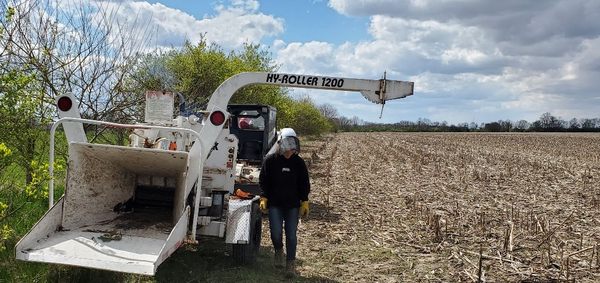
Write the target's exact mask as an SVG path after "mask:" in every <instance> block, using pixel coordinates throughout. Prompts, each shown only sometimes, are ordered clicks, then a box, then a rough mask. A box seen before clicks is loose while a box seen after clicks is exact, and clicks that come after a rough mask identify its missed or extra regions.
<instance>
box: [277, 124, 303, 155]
mask: <svg viewBox="0 0 600 283" xmlns="http://www.w3.org/2000/svg"><path fill="white" fill-rule="evenodd" d="M277 143H278V144H279V151H280V153H283V152H285V151H288V150H296V152H300V140H299V139H298V136H296V131H294V129H292V128H283V129H281V131H280V132H279V138H278V139H277Z"/></svg>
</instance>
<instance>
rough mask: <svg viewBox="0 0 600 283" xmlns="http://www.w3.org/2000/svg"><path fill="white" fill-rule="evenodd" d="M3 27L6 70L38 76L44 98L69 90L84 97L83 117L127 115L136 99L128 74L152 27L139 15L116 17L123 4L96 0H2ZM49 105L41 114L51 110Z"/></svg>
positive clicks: (120, 117)
mask: <svg viewBox="0 0 600 283" xmlns="http://www.w3.org/2000/svg"><path fill="white" fill-rule="evenodd" d="M0 1H1V2H0V7H1V8H0V11H8V13H10V14H11V17H5V18H3V20H2V21H0V27H1V28H2V30H3V31H4V33H5V36H3V37H2V39H0V40H1V42H0V46H1V50H0V55H2V57H3V58H5V60H6V61H4V60H3V61H4V62H3V63H4V64H2V66H1V67H2V68H4V70H3V71H6V70H7V69H15V68H18V69H20V70H22V71H24V72H26V73H28V74H31V75H33V76H34V77H35V79H36V80H37V82H38V86H39V87H40V89H41V91H42V92H43V93H44V102H45V103H51V102H52V101H53V98H54V97H56V96H58V95H60V94H64V93H67V92H71V93H73V94H74V95H75V96H76V97H77V98H78V99H79V100H80V103H81V105H80V109H81V111H82V113H83V115H84V116H85V117H88V118H94V119H108V120H113V121H120V120H127V109H128V108H130V106H132V105H131V103H132V100H131V99H128V98H129V97H126V96H125V95H127V94H128V93H127V90H126V89H125V88H124V84H123V82H124V79H125V77H126V75H127V73H128V72H129V71H130V66H131V63H132V62H133V61H134V60H135V59H136V58H137V57H138V55H139V54H140V53H141V51H143V49H142V48H143V47H144V43H145V42H148V39H149V38H150V33H149V31H150V29H149V28H145V29H142V30H141V31H140V30H136V31H133V28H135V27H136V26H140V23H139V22H138V21H139V20H138V19H137V17H136V16H135V15H133V16H132V17H131V18H132V20H131V21H129V22H122V21H121V20H120V19H119V18H118V13H117V12H118V10H119V8H120V6H119V4H115V3H111V2H95V1H89V2H88V1H69V0H67V1H64V0H63V1H58V0H56V1H52V0H30V1H24V2H12V1H9V0H0ZM48 110H53V108H50V109H45V111H44V112H41V113H40V115H44V116H46V115H48V113H47V111H48Z"/></svg>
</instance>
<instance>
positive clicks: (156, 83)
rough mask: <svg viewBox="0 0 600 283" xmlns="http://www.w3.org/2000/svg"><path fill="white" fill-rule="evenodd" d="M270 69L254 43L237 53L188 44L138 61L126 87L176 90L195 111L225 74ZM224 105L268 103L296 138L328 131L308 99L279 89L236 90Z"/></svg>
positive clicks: (140, 90)
mask: <svg viewBox="0 0 600 283" xmlns="http://www.w3.org/2000/svg"><path fill="white" fill-rule="evenodd" d="M276 70H277V66H276V65H275V64H274V63H273V61H272V59H271V57H270V54H269V53H268V52H267V51H266V50H264V49H262V48H261V46H260V45H258V44H246V45H244V48H243V49H242V50H241V51H231V52H229V53H227V52H225V51H223V50H222V49H221V48H220V47H219V46H217V45H214V44H208V43H207V42H206V41H204V40H201V41H200V42H199V43H198V44H196V45H192V44H191V43H189V42H188V43H186V44H185V46H184V47H183V48H182V49H181V50H175V51H170V52H167V53H162V54H156V55H148V56H146V57H144V58H143V59H142V60H140V61H139V63H138V65H137V67H136V71H135V72H134V75H133V76H132V77H130V79H129V80H128V82H129V83H130V86H129V87H128V88H129V89H131V90H136V91H133V92H137V93H144V92H145V91H146V90H160V89H162V90H169V91H175V92H180V93H182V94H183V95H184V96H185V97H186V100H187V102H188V103H191V104H192V105H196V106H199V107H201V106H203V105H205V104H206V103H207V102H208V100H209V99H210V96H211V95H212V93H213V92H214V91H215V90H216V89H217V87H219V85H221V83H223V82H224V81H225V80H226V79H228V78H230V77H231V76H234V75H236V74H239V73H242V72H274V71H276ZM230 103H239V104H267V105H272V106H274V107H275V108H277V120H278V127H279V128H282V127H292V128H294V129H297V130H298V132H299V133H301V134H308V135H311V134H321V133H323V132H326V131H330V130H332V126H331V123H327V122H325V120H326V119H324V117H323V115H322V114H321V113H320V112H319V110H318V109H317V107H316V105H315V104H314V103H313V102H312V101H310V100H309V99H306V98H303V99H300V100H294V99H293V98H291V97H290V96H289V95H288V94H287V92H286V90H285V89H282V88H279V87H274V86H265V85H252V86H247V87H244V88H242V89H240V90H238V91H237V92H236V93H235V94H234V95H233V97H232V99H231V101H230ZM140 109H142V108H140ZM140 117H141V115H140Z"/></svg>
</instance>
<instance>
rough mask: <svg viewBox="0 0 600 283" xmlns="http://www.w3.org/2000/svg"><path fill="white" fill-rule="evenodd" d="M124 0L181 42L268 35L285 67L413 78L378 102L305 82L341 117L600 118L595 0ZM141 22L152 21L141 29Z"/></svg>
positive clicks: (599, 15)
mask: <svg viewBox="0 0 600 283" xmlns="http://www.w3.org/2000/svg"><path fill="white" fill-rule="evenodd" d="M109 2H118V5H119V7H120V8H119V11H120V12H119V14H118V15H117V16H120V17H122V18H123V21H126V20H127V19H128V18H131V17H132V15H136V17H140V18H143V19H145V20H146V21H147V22H146V24H147V25H149V26H152V27H153V28H156V34H155V37H154V39H153V41H152V44H154V45H156V46H157V47H162V48H177V47H179V46H181V45H182V44H183V43H184V41H185V40H189V41H191V42H192V43H194V42H198V41H199V40H200V38H201V37H202V35H204V36H205V38H206V39H207V40H208V41H210V42H214V43H216V44H218V45H220V46H221V47H223V48H224V49H227V50H238V49H239V48H240V47H241V46H242V45H243V43H244V42H250V43H260V44H261V46H263V48H265V49H266V50H268V51H269V52H270V54H271V56H272V58H273V60H274V62H275V63H276V64H278V65H279V66H280V70H279V71H280V72H286V73H299V74H312V75H327V76H340V77H351V78H364V79H380V78H381V77H382V76H383V73H384V72H386V74H387V78H388V79H393V80H401V81H412V82H414V83H415V91H414V95H413V96H409V97H406V98H403V99H399V100H392V101H388V102H387V103H386V105H385V108H384V110H383V116H382V118H381V119H380V118H379V113H380V111H381V106H380V105H376V104H372V103H370V102H368V101H367V100H365V99H364V98H363V97H362V96H361V95H360V94H359V93H353V92H334V91H323V90H306V89H296V90H294V91H293V95H297V96H302V95H308V96H310V97H311V98H312V99H313V100H314V101H315V102H316V103H317V104H323V103H328V104H331V105H333V106H334V107H335V108H336V109H337V110H338V112H339V114H340V115H343V116H346V117H349V118H350V117H353V116H356V117H358V118H360V119H362V120H365V121H370V122H379V123H394V122H398V121H402V120H409V121H416V120H417V119H419V118H427V119H430V120H432V121H439V122H441V121H446V122H448V123H461V122H467V123H468V122H476V123H481V122H491V121H497V120H506V119H509V120H512V121H517V120H521V119H525V120H528V121H530V122H533V121H535V120H537V119H538V118H539V117H540V116H541V114H543V113H545V112H550V113H552V114H553V115H554V116H557V117H560V118H562V119H565V120H570V119H571V118H596V117H600V88H599V86H600V85H599V81H600V1H597V0H543V1H533V0H531V1H523V0H502V1H495V0H480V1H477V0H329V1H327V0H293V1H292V0H269V1H257V0H231V1H225V0H222V1H221V0H208V1H184V0H159V1H130V0H125V1H115V0H113V1H109ZM140 28H143V27H140Z"/></svg>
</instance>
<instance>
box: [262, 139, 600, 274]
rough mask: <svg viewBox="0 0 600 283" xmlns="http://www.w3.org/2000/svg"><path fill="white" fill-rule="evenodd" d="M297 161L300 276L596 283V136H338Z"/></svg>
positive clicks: (599, 259) (599, 213) (599, 184)
mask: <svg viewBox="0 0 600 283" xmlns="http://www.w3.org/2000/svg"><path fill="white" fill-rule="evenodd" d="M302 155H303V156H304V158H305V159H306V160H307V163H309V164H310V171H311V177H312V194H311V202H312V210H311V214H310V216H309V217H308V219H304V220H303V222H302V223H301V225H300V232H299V251H298V256H299V258H300V259H301V261H300V264H299V271H300V274H301V276H302V277H305V278H329V279H331V280H334V281H340V282H350V281H361V282H375V281H377V282H398V281H403V282H414V281H433V282H436V281H440V282H456V281H463V282H474V281H477V280H479V279H480V280H482V281H485V282H507V281H508V282H547V281H555V280H574V281H576V282H597V281H598V280H600V246H599V244H600V225H599V224H600V135H598V134H489V133H468V134H453V133H439V134H437V133H435V134H434V133H344V134H338V135H335V136H330V137H327V138H325V139H324V140H321V141H313V142H305V143H304V147H303V153H302ZM266 225H267V222H266V221H265V226H266ZM265 228H266V227H265ZM263 231H264V237H263V245H264V246H268V245H269V244H270V243H269V239H268V233H267V229H264V230H263Z"/></svg>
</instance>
